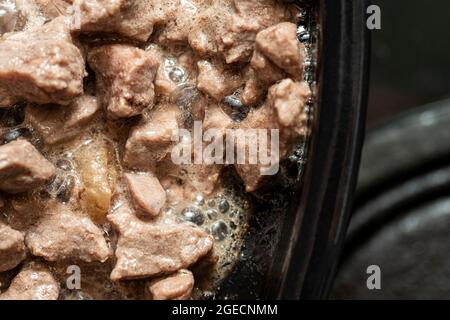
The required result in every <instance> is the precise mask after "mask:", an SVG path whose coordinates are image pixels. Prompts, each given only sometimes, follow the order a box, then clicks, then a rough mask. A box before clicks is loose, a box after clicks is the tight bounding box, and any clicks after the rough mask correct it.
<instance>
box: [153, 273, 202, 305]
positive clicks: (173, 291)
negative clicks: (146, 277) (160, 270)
mask: <svg viewBox="0 0 450 320" xmlns="http://www.w3.org/2000/svg"><path fill="white" fill-rule="evenodd" d="M193 288H194V276H193V274H192V272H190V271H189V270H180V271H178V272H176V273H174V274H172V275H170V276H167V277H163V278H159V279H155V280H153V281H149V282H147V284H146V289H147V292H148V294H149V298H150V299H152V300H188V299H189V298H190V297H191V293H192V289H193Z"/></svg>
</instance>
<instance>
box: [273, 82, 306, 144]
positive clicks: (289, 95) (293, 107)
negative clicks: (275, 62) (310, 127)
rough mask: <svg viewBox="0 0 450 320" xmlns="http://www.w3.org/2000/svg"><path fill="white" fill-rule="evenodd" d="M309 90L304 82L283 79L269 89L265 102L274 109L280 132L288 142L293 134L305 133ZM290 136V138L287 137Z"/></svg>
mask: <svg viewBox="0 0 450 320" xmlns="http://www.w3.org/2000/svg"><path fill="white" fill-rule="evenodd" d="M310 96H311V90H310V88H309V86H308V84H307V83H306V82H294V81H292V80H291V79H285V80H283V81H281V82H280V83H278V84H276V85H274V86H272V87H271V88H270V89H269V94H268V96H267V103H268V104H269V105H270V106H271V107H272V108H273V110H274V111H275V116H276V118H275V119H276V120H275V121H276V122H277V124H278V127H279V128H280V130H281V132H280V134H281V135H282V136H283V137H285V138H287V139H285V141H287V143H288V144H289V142H290V141H289V140H292V137H293V136H296V135H297V136H301V137H305V135H306V133H307V121H308V116H307V111H306V103H307V101H308V98H309V97H310ZM289 138H290V139H289Z"/></svg>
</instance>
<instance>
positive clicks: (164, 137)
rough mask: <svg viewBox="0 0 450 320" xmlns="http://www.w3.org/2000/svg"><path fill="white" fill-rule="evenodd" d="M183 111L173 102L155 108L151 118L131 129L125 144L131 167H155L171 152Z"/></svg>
mask: <svg viewBox="0 0 450 320" xmlns="http://www.w3.org/2000/svg"><path fill="white" fill-rule="evenodd" d="M181 118H182V113H181V111H180V109H179V108H178V107H177V106H176V105H173V104H167V105H166V104H165V105H162V106H160V107H159V108H158V109H156V110H153V112H152V114H151V118H150V120H148V121H144V122H143V123H142V124H139V125H138V126H136V127H135V128H133V129H132V130H131V133H130V136H129V138H128V140H127V143H126V146H125V155H124V163H125V165H126V166H128V167H129V168H134V169H153V168H154V166H155V164H156V163H157V162H159V161H161V160H162V159H163V158H164V157H166V155H167V154H168V153H169V152H170V150H171V147H172V146H173V144H174V141H173V140H172V136H173V135H175V136H178V124H179V122H180V121H181Z"/></svg>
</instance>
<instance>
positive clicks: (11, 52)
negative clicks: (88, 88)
mask: <svg viewBox="0 0 450 320" xmlns="http://www.w3.org/2000/svg"><path fill="white" fill-rule="evenodd" d="M84 75H85V70H84V60H83V57H82V55H81V52H80V50H79V49H78V48H77V47H76V46H75V45H74V44H73V43H72V38H71V35H70V32H69V29H68V26H67V21H66V20H65V19H64V18H63V17H61V18H57V19H55V20H53V21H51V22H49V23H47V24H45V25H43V26H41V27H38V28H34V29H32V30H29V31H23V32H19V33H13V34H10V35H8V36H6V37H4V39H3V40H1V41H0V92H4V93H6V94H7V95H8V98H5V97H2V99H0V102H1V103H2V104H1V105H0V106H3V107H4V106H8V105H7V104H5V103H8V102H9V103H10V102H12V101H14V100H21V99H25V100H28V101H30V102H35V103H38V104H46V103H57V104H68V103H69V102H70V101H71V100H72V99H73V98H75V97H77V96H79V95H81V94H82V93H83V81H82V80H83V77H84Z"/></svg>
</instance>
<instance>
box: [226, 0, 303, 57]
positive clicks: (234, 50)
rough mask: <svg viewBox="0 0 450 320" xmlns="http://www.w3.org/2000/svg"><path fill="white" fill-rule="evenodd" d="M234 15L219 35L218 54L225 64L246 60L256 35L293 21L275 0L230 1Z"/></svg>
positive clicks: (292, 17) (284, 7)
mask: <svg viewBox="0 0 450 320" xmlns="http://www.w3.org/2000/svg"><path fill="white" fill-rule="evenodd" d="M233 2H234V6H235V9H236V13H235V14H233V16H232V18H231V21H230V22H229V23H228V25H227V29H226V30H225V32H224V33H223V34H221V44H220V47H221V51H222V53H223V56H224V58H225V61H226V62H227V63H233V62H238V61H248V60H250V58H251V56H252V52H253V48H254V44H255V37H256V34H257V33H258V32H259V31H261V30H263V29H265V28H267V27H270V26H272V25H274V24H277V23H279V22H281V21H286V20H294V19H295V13H294V12H292V7H288V6H286V5H284V4H282V3H280V2H279V1H275V0H234V1H233Z"/></svg>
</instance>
